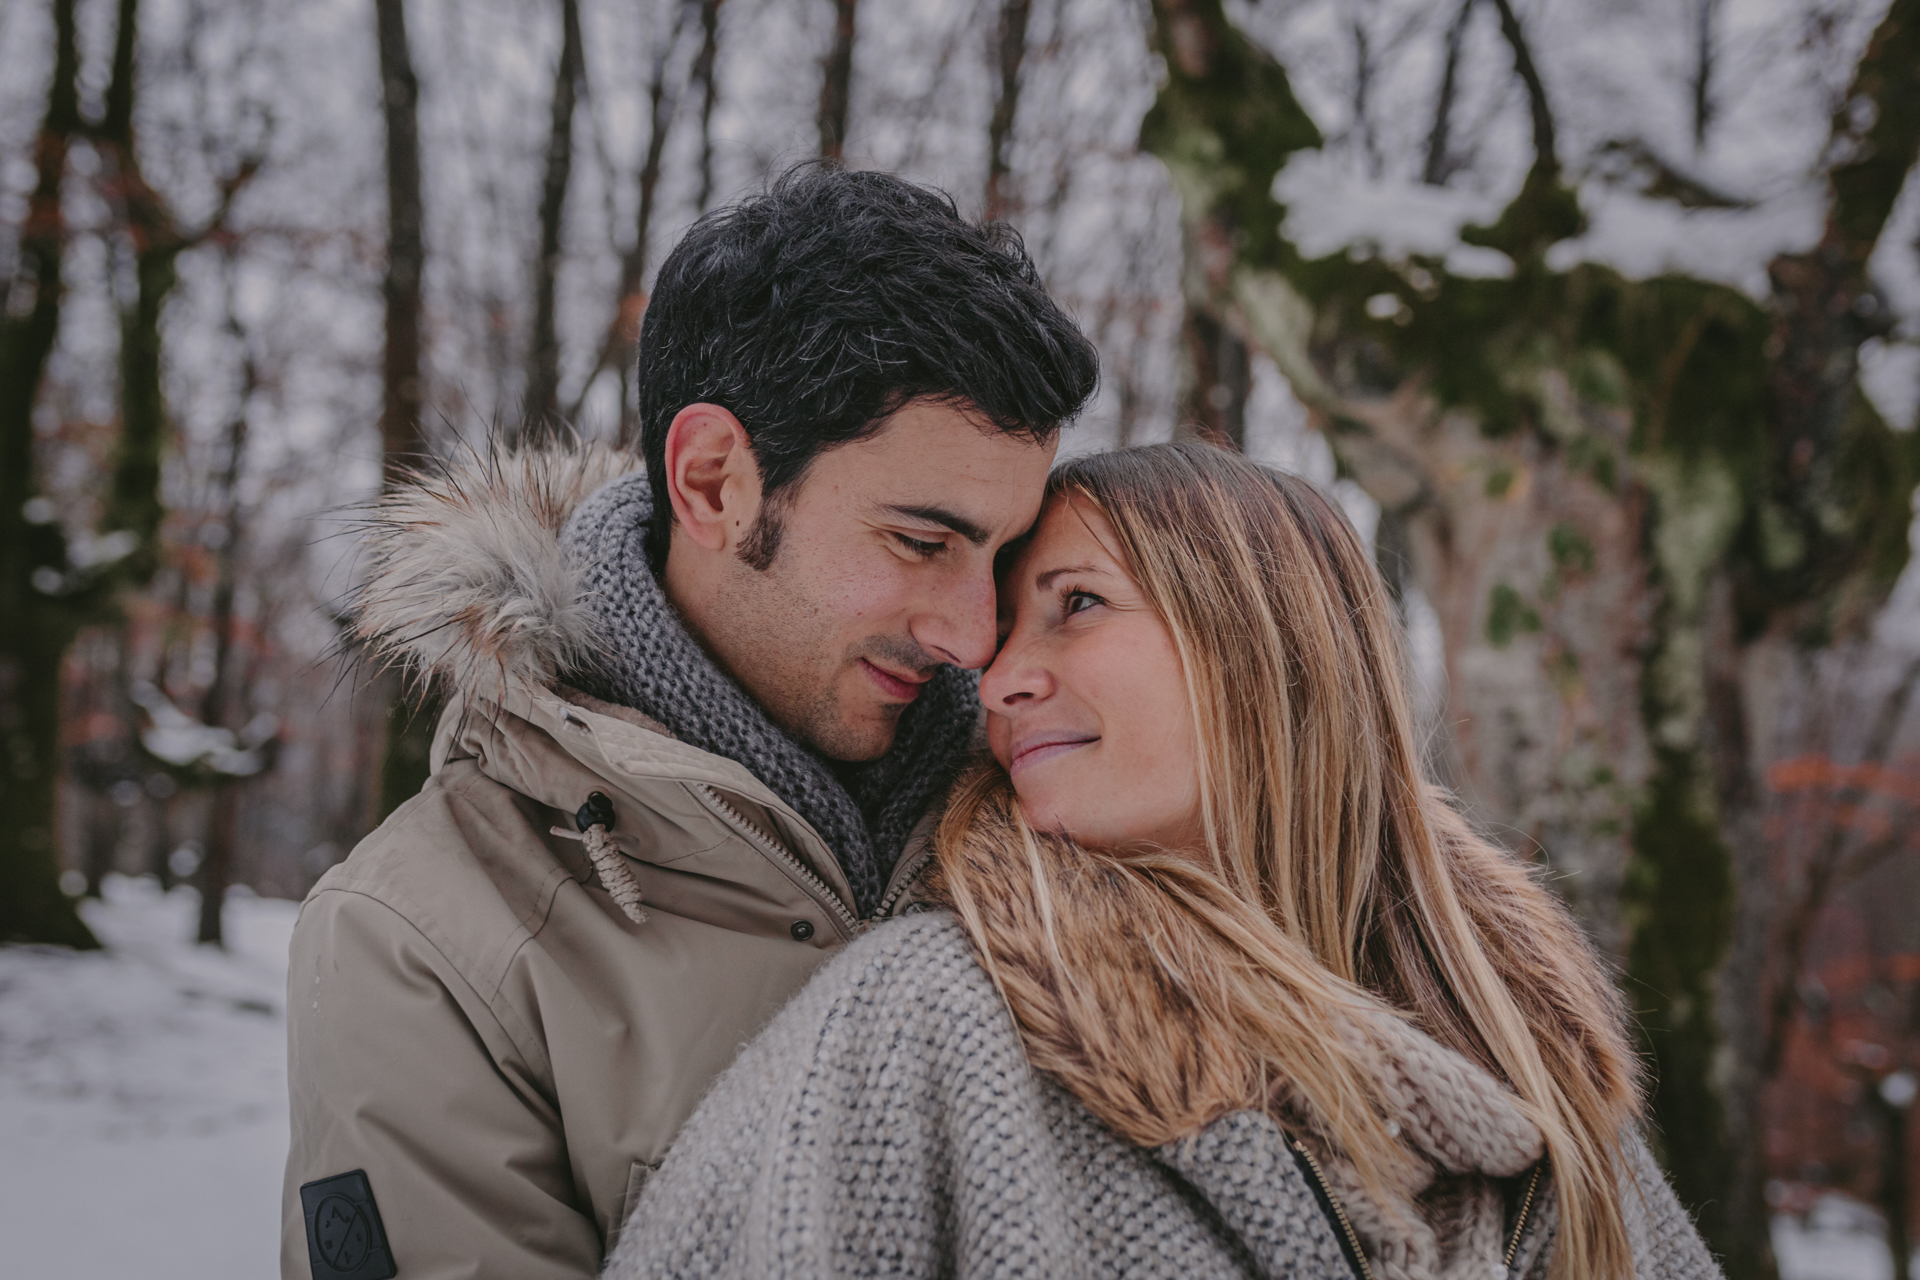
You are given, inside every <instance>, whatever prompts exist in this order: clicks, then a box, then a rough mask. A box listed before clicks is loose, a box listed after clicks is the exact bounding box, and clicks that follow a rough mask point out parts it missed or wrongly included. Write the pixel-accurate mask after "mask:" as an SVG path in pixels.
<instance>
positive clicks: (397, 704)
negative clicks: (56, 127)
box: [366, 0, 435, 826]
mask: <svg viewBox="0 0 1920 1280" xmlns="http://www.w3.org/2000/svg"><path fill="white" fill-rule="evenodd" d="M373 7H374V18H375V24H376V34H377V36H378V41H379V46H380V84H381V100H382V102H383V104H384V107H385V115H386V132H387V275H386V283H385V287H384V293H385V297H386V312H387V323H386V349H385V354H384V358H383V360H382V364H381V372H382V379H383V392H382V398H381V410H380V441H381V449H382V457H383V459H384V472H385V478H386V484H387V486H388V487H389V488H390V487H392V486H393V485H394V484H395V483H397V482H398V480H399V479H400V478H401V476H402V475H403V474H404V472H405V470H406V468H407V467H408V466H409V465H411V463H410V460H411V459H413V458H415V457H417V456H418V455H420V454H423V453H425V452H426V437H425V431H424V428H423V424H422V421H421V417H422V413H423V411H424V409H425V406H426V386H425V377H424V369H423V363H424V361H423V357H424V351H423V333H422V329H421V313H422V301H421V290H422V284H423V280H424V276H425V272H426V260H427V249H426V239H425V224H426V215H425V205H424V201H423V199H422V196H421V180H420V123H419V110H420V80H419V77H418V76H416V75H415V74H414V69H413V54H412V51H411V50H410V49H409V48H408V45H407V22H406V4H405V0H374V5H373ZM366 692H367V693H368V694H369V695H370V696H372V697H374V698H376V699H378V700H379V701H380V703H381V704H382V705H384V706H385V707H386V708H387V726H386V744H385V749H384V750H383V751H382V752H381V754H380V759H379V770H380V773H379V785H378V786H375V787H369V788H368V789H367V794H368V798H369V799H371V800H373V801H375V803H376V805H377V811H376V812H374V813H371V814H369V815H368V816H369V818H370V819H371V821H370V822H369V823H368V825H369V826H371V825H373V823H375V822H378V821H380V820H381V819H383V818H384V817H386V815H387V814H389V813H392V812H393V811H394V810H395V809H396V808H398V807H399V806H400V805H401V803H403V802H404V801H406V800H407V799H408V798H410V797H411V796H413V795H414V794H416V793H417V792H418V791H419V790H420V787H421V785H422V784H423V783H425V782H426V779H427V772H428V769H427V755H428V751H429V748H430V747H431V746H432V742H433V725H434V720H435V716H434V714H433V709H432V708H431V707H425V708H415V707H414V705H413V704H412V702H411V701H410V700H409V699H408V697H407V695H406V691H405V689H403V688H402V687H401V680H400V676H399V674H398V673H397V672H391V671H389V672H383V673H382V674H380V675H379V676H376V677H375V678H374V679H373V680H372V681H371V682H370V687H369V688H368V689H367V691H366Z"/></svg>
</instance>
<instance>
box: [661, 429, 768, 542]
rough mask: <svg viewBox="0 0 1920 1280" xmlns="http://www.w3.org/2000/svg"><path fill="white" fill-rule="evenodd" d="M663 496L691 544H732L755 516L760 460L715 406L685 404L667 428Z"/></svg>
mask: <svg viewBox="0 0 1920 1280" xmlns="http://www.w3.org/2000/svg"><path fill="white" fill-rule="evenodd" d="M666 468H667V498H668V500H669V501H671V502H672V503H673V518H674V521H675V522H676V523H677V524H678V525H679V527H680V529H681V531H682V532H684V533H685V534H686V535H687V537H688V538H689V539H690V540H691V541H692V542H693V544H694V545H695V546H697V547H700V548H702V549H704V550H707V551H729V550H732V549H733V548H735V547H737V546H738V545H739V544H740V542H741V540H742V539H744V538H745V537H746V536H747V534H748V532H749V531H750V530H752V528H753V525H754V521H755V520H756V519H757V518H758V517H759V514H760V464H759V463H757V462H755V461H754V457H753V448H752V446H751V445H750V444H749V443H748V442H747V429H746V428H745V427H743V426H741V425H740V419H738V418H736V417H734V416H733V415H732V414H731V413H729V412H727V411H726V410H725V409H722V408H721V407H720V406H719V405H717V404H690V405H688V406H687V407H686V408H684V409H682V410H681V411H680V412H679V413H677V414H675V415H674V416H673V422H672V423H671V424H670V425H669V426H668V427H667V450H666Z"/></svg>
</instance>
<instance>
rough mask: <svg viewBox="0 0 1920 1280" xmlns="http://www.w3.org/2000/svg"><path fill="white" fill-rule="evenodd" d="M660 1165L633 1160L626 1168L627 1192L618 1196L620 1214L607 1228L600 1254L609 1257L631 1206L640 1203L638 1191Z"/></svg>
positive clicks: (630, 1212)
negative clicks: (629, 1166)
mask: <svg viewBox="0 0 1920 1280" xmlns="http://www.w3.org/2000/svg"><path fill="white" fill-rule="evenodd" d="M659 1167H660V1162H659V1161H658V1160H655V1161H654V1162H653V1163H652V1164H648V1163H647V1162H646V1161H645V1160H635V1161H634V1162H633V1167H632V1168H631V1169H628V1170H627V1194H626V1195H624V1196H622V1197H621V1198H620V1216H619V1217H617V1218H615V1219H614V1220H613V1223H612V1225H610V1226H609V1227H608V1228H607V1247H606V1250H605V1252H604V1254H603V1255H602V1256H604V1257H608V1258H611V1257H612V1256H613V1247H614V1246H615V1245H616V1244H619V1243H620V1233H621V1231H623V1230H624V1229H625V1228H626V1225H627V1219H628V1218H629V1217H631V1216H632V1215H633V1207H634V1206H635V1205H637V1204H639V1203H640V1193H641V1192H642V1191H644V1190H646V1188H647V1179H648V1178H651V1177H652V1176H653V1174H654V1171H655V1170H656V1169H658V1168H659Z"/></svg>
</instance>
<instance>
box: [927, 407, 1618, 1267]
mask: <svg viewBox="0 0 1920 1280" xmlns="http://www.w3.org/2000/svg"><path fill="white" fill-rule="evenodd" d="M1049 492H1050V493H1051V494H1053V495H1058V496H1060V497H1062V498H1064V499H1065V500H1066V501H1068V502H1071V503H1073V504H1075V505H1076V506H1079V505H1081V504H1085V506H1087V507H1091V508H1092V509H1095V510H1097V511H1099V512H1100V513H1102V514H1103V515H1104V516H1105V517H1106V519H1107V521H1108V522H1110V524H1111V525H1112V528H1113V531H1114V534H1115V535H1116V536H1117V538H1118V540H1119V544H1120V545H1119V548H1118V550H1119V551H1120V552H1121V553H1122V555H1123V556H1124V558H1125V560H1126V563H1127V567H1128V569H1129V571H1130V572H1131V573H1132V574H1133V576H1134V577H1135V579H1136V580H1137V581H1138V582H1139V584H1140V586H1141V588H1142V590H1143V591H1144V592H1145V594H1146V596H1147V598H1148V599H1149V600H1150V601H1151V602H1152V603H1153V605H1154V607H1155V608H1156V609H1157V610H1158V612H1159V614H1160V617H1161V618H1162V620H1163V621H1164V622H1165V623H1166V626H1167V629H1168V630H1169V632H1171V634H1172V637H1173V642H1174V645H1175V647H1176V649H1177V651H1178V653H1179V656H1180V660H1181V663H1182V666H1183V669H1184V672H1185V678H1186V682H1187V688H1188V692H1189V695H1190V697H1191V701H1192V706H1193V715H1194V727H1195V729H1196V731H1197V738H1198V741H1199V743H1200V750H1199V760H1198V767H1199V781H1200V797H1201V815H1202V820H1203V824H1204V830H1205V835H1206V856H1205V858H1204V859H1196V858H1193V857H1191V856H1178V855H1175V854H1172V853H1167V852H1153V851H1144V852H1142V851H1132V852H1128V851H1119V850H1112V851H1098V852H1096V851H1088V850H1080V849H1076V848H1074V847H1073V846H1072V845H1071V844H1070V843H1069V842H1067V841H1065V840H1064V839H1062V838H1060V837H1057V836H1052V835H1047V834H1043V833H1037V832H1035V831H1034V830H1033V829H1032V828H1031V827H1030V826H1028V824H1027V823H1026V821H1025V819H1024V817H1023V816H1022V815H1021V813H1020V810H1019V806H1018V804H1017V803H1015V802H1014V800H1013V797H1012V792H1011V784H1010V783H1009V781H1008V780H1007V777H1006V775H1005V774H1004V773H1003V772H1002V771H1000V770H999V769H998V768H994V767H991V766H983V767H981V768H978V769H976V770H975V771H974V772H972V773H971V774H969V775H968V776H967V777H966V778H965V779H964V780H963V781H962V783H961V784H960V785H959V786H958V787H957V788H956V790H955V793H954V797H953V799H952V801H951V802H950V804H949V806H948V809H947V812H946V814H945V816H944V818H943V820H942V822H941V825H940V829H939V833H938V836H937V838H936V844H937V849H938V853H939V861H940V870H939V876H938V878H937V880H936V892H937V893H938V894H939V896H941V897H942V898H944V900H946V901H947V902H949V903H950V904H951V905H952V906H953V907H954V908H955V910H956V912H957V914H958V915H959V916H960V918H961V920H962V922H963V923H964V924H965V926H966V928H967V930H968V932H969V935H970V936H971V938H972V939H973V942H974V945H975V947H976V949H977V950H978V951H979V952H980V954H981V957H982V959H983V960H984V961H985V963H986V966H987V968H988V971H989V972H990V973H991V974H992V975H993V978H994V981H995V982H996V983H997V984H998V985H999V987H1000V989H1001V991H1002V992H1003V993H1004V994H1005V996H1006V998H1007V1000H1008V1003H1009V1006H1010V1007H1011V1008H1012V1010H1013V1013H1014V1016H1015V1019H1016V1021H1017V1022H1019V1024H1020V1027H1021V1032H1022V1036H1023V1039H1024V1040H1025V1042H1026V1044H1027V1047H1028V1051H1029V1054H1030V1056H1031V1057H1032V1059H1033V1061H1034V1064H1035V1066H1036V1067H1038V1068H1040V1069H1041V1070H1044V1071H1047V1072H1049V1073H1050V1074H1052V1075H1054V1076H1055V1077H1057V1078H1059V1079H1060V1080H1061V1081H1062V1082H1063V1083H1064V1084H1066V1085H1067V1087H1068V1088H1070V1089H1071V1090H1072V1091H1073V1092H1074V1093H1075V1094H1076V1095H1077V1096H1078V1097H1080V1098H1081V1099H1082V1101H1083V1102H1085V1103H1086V1104H1087V1106H1088V1107H1089V1108H1090V1109H1091V1110H1092V1111H1093V1112H1094V1113H1095V1114H1096V1115H1098V1116H1099V1117H1100V1118H1101V1119H1102V1120H1103V1121H1104V1122H1105V1123H1107V1124H1108V1125H1109V1126H1110V1127H1112V1128H1113V1129H1115V1130H1116V1131H1117V1132H1119V1133H1121V1134H1123V1135H1124V1136H1126V1137H1127V1138H1128V1139H1129V1140H1131V1141H1133V1142H1136V1143H1139V1144H1142V1145H1156V1144H1159V1143H1162V1142H1167V1141H1171V1140H1173V1139H1175V1138H1178V1137H1181V1136H1184V1135H1185V1134H1188V1133H1191V1132H1193V1131H1195V1130H1196V1129H1199V1128H1201V1127H1203V1126H1204V1125H1206V1124H1207V1123H1209V1122H1211V1121H1212V1120H1214V1119H1216V1118H1218V1117H1219V1116H1220V1115H1223V1114H1225V1113H1227V1112H1229V1111H1234V1110H1240V1109H1244V1108H1256V1109H1264V1110H1268V1111H1274V1110H1278V1109H1281V1108H1283V1107H1284V1106H1285V1105H1286V1104H1287V1101H1288V1100H1289V1099H1298V1100H1300V1101H1303V1102H1304V1103H1305V1104H1306V1106H1305V1107H1303V1108H1299V1110H1301V1111H1304V1112H1307V1113H1309V1114H1313V1115H1316V1116H1318V1117H1319V1119H1320V1123H1321V1125H1322V1127H1323V1129H1324V1136H1325V1137H1326V1138H1327V1139H1328V1140H1329V1141H1330V1142H1332V1143H1333V1144H1334V1146H1335V1147H1336V1148H1337V1149H1339V1150H1340V1151H1342V1152H1343V1153H1345V1154H1346V1155H1347V1157H1348V1158H1349V1159H1351V1160H1352V1161H1353V1163H1354V1165H1355V1167H1356V1169H1357V1170H1358V1171H1359V1173H1360V1175H1361V1177H1362V1178H1363V1179H1364V1180H1365V1182H1366V1183H1367V1184H1368V1185H1369V1186H1372V1187H1375V1188H1376V1189H1378V1188H1390V1187H1392V1186H1394V1185H1396V1184H1403V1175H1404V1171H1405V1170H1406V1168H1407V1167H1408V1164H1407V1156H1406V1152H1405V1149H1404V1148H1403V1147H1402V1146H1400V1144H1399V1141H1398V1139H1397V1138H1396V1136H1395V1131H1394V1130H1391V1129H1390V1128H1389V1121H1388V1119H1387V1114H1388V1112H1389V1111H1390V1104H1389V1100H1388V1099H1387V1098H1386V1097H1384V1096H1383V1092H1382V1091H1383V1087H1384V1086H1383V1084H1382V1081H1381V1079H1380V1070H1379V1056H1378V1053H1377V1052H1376V1051H1375V1050H1374V1049H1373V1048H1372V1047H1370V1045H1369V1043H1368V1041H1367V1037H1366V1036H1365V1034H1364V1033H1356V1032H1355V1030H1354V1028H1355V1027H1364V1025H1365V1019H1366V1016H1368V1015H1369V1014H1370V1015H1371V1016H1380V1011H1381V1010H1382V1009H1383V1008H1384V1009H1386V1010H1392V1011H1395V1012H1394V1013H1393V1014H1392V1015H1388V1016H1403V1017H1406V1018H1408V1019H1410V1020H1411V1021H1412V1022H1413V1023H1414V1025H1415V1026H1417V1027H1419V1028H1420V1029H1421V1030H1423V1031H1425V1032H1426V1033H1427V1034H1428V1035H1431V1036H1432V1037H1434V1038H1435V1039H1436V1040H1438V1041H1439V1042H1440V1043H1441V1044H1443V1045H1446V1046H1447V1047H1449V1048H1451V1049H1454V1050H1456V1051H1458V1052H1460V1053H1462V1054H1464V1055H1466V1056H1467V1057H1468V1058H1470V1059H1472V1060H1473V1061H1475V1062H1477V1063H1479V1064H1480V1065H1482V1066H1483V1067H1485V1068H1486V1069H1487V1070H1489V1071H1490V1072H1492V1073H1493V1074H1494V1075H1495V1076H1496V1077H1497V1078H1499V1079H1500V1080H1502V1081H1504V1082H1506V1083H1507V1084H1508V1085H1509V1086H1510V1087H1511V1088H1512V1090H1513V1091H1514V1093H1515V1095H1516V1096H1517V1097H1518V1099H1519V1100H1520V1105H1521V1107H1522V1108H1523V1110H1524V1111H1525V1112H1526V1114H1527V1116H1528V1118H1529V1119H1531V1120H1533V1121H1534V1122H1535V1124H1536V1125H1537V1126H1538V1127H1539V1129H1540V1131H1541V1133H1542V1135H1543V1137H1544V1139H1545V1143H1546V1150H1547V1155H1548V1158H1549V1160H1550V1163H1551V1168H1552V1170H1553V1173H1554V1184H1555V1187H1556V1193H1555V1194H1556V1200H1557V1206H1558V1209H1559V1217H1560V1227H1559V1235H1558V1240H1557V1244H1556V1248H1555V1260H1554V1274H1555V1275H1556V1276H1557V1277H1562V1278H1570V1277H1575V1276H1578V1277H1598V1278H1601V1280H1616V1278H1617V1280H1625V1278H1626V1277H1629V1276H1631V1275H1632V1273H1633V1263H1632V1257H1631V1253H1630V1249H1629V1244H1628V1239H1627V1234H1626V1227H1625V1222H1624V1218H1623V1215H1622V1209H1621V1202H1620V1189H1619V1183H1618V1181H1617V1168H1618V1166H1617V1165H1616V1159H1617V1155H1618V1149H1619V1142H1620V1138H1621V1136H1622V1131H1623V1129H1624V1128H1625V1127H1626V1126H1628V1125H1630V1124H1631V1123H1632V1122H1633V1121H1634V1120H1635V1118H1636V1117H1637V1115H1638V1113H1639V1109H1640V1094H1639V1088H1638V1083H1639V1082H1638V1075H1637V1063H1636V1060H1635V1058H1634V1056H1633V1053H1632V1051H1631V1049H1630V1047H1629V1044H1628V1040H1627V1037H1626V1034H1625V1031H1624V1018H1623V1012H1622V1007H1621V1003H1620V1000H1619V996H1618V994H1617V992H1616V991H1615V989H1614V987H1613V984H1612V983H1611V982H1610V981H1609V979H1608V975H1607V973H1606V971H1605V970H1604V969H1603V967H1602V966H1601V964H1600V962H1599V961H1598V959H1597V958H1596V957H1595V955H1594V953H1593V951H1592V949H1591V947H1590V946H1589V945H1588V943H1587V941H1586V939H1585V938H1584V936H1583V935H1582V934H1581V933H1580V931H1579V929H1578V928H1577V926H1575V924H1574V923H1573V921H1572V919H1571V917H1570V916H1569V915H1568V913H1567V912H1566V910H1565V909H1564V907H1562V906H1561V904H1560V902H1559V901H1558V899H1556V898H1555V897H1554V896H1553V895H1552V894H1551V893H1549V892H1548V891H1547V890H1545V889H1544V888H1542V887H1541V886H1540V885H1539V884H1538V883H1537V882H1536V880H1535V879H1534V877H1533V876H1532V875H1531V874H1530V873H1529V871H1528V869H1527V868H1526V867H1525V866H1524V865H1523V864H1522V863H1521V862H1519V860H1517V859H1516V858H1514V857H1512V856H1511V855H1509V854H1507V853H1505V852H1503V851H1501V850H1499V849H1497V848H1495V847H1493V846H1492V845H1491V844H1489V843H1488V842H1487V841H1485V840H1483V839H1481V838H1480V837H1479V836H1477V835H1476V834H1475V833H1474V832H1473V831H1472V830H1471V829H1470V828H1469V827H1468V826H1467V824H1466V823H1465V822H1464V821H1463V820H1462V819H1461V818H1460V816H1459V815H1458V814H1457V813H1456V812H1455V811H1454V810H1453V808H1452V807H1451V806H1450V805H1449V804H1448V802H1447V798H1446V797H1445V795H1444V794H1443V793H1442V792H1440V791H1439V790H1438V789H1437V788H1435V787H1433V786H1432V785H1430V784H1429V783H1428V782H1427V781H1426V779H1425V777H1424V773H1423V769H1422V766H1421V761H1420V752H1419V748H1418V744H1417V741H1416V735H1415V728H1414V720H1413V716H1412V714H1411V711H1410V707H1409V703H1408V698H1407V693H1406V685H1405V679H1404V675H1403V670H1404V655H1403V652H1402V647H1401V641H1400V631H1399V628H1398V626H1397V624H1396V621H1395V617H1394V613H1393V609H1392V606H1391V603H1390V601H1389V599H1388V597H1387V593H1386V589H1385V586H1384V584H1383V582H1382V580H1381V578H1380V576H1379V573H1378V572H1377V570H1376V569H1375V567H1374V565H1373V562H1372V559H1371V558H1370V557H1369V555H1368V553H1367V550H1366V548H1365V546H1364V545H1363V544H1362V543H1361V541H1360V539H1359V537H1358V536H1357V535H1356V534H1355V533H1354V531H1353V529H1352V527H1351V526H1350V525H1349V524H1348V522H1347V521H1346V519H1345V518H1344V517H1343V516H1342V515H1341V514H1340V512H1339V511H1338V509H1337V508H1336V507H1334V505H1333V504H1332V503H1331V502H1329V501H1328V499H1327V498H1326V497H1324V496H1323V495H1322V494H1321V493H1320V492H1319V491H1317V490H1316V489H1314V488H1313V486H1311V485H1309V484H1307V483H1305V482H1304V481H1301V480H1298V479H1296V478H1294V477H1291V476H1287V475H1283V474H1280V473H1277V472H1274V471H1270V470H1268V469H1266V468H1263V467H1260V466H1257V465H1255V464H1253V463H1251V462H1248V461H1247V460H1245V459H1244V458H1242V457H1240V456H1239V455H1237V454H1233V453H1229V452H1227V451H1224V450H1221V449H1216V448H1213V447H1211V446H1208V445H1204V444H1177V445H1156V446H1152V447H1148V448H1141V449H1130V450H1124V451H1121V452H1116V453H1107V454H1100V455H1096V456H1093V457H1089V458H1087V459H1084V460H1081V461H1076V462H1074V463H1071V464H1069V465H1068V466H1066V467H1063V468H1062V469H1061V470H1059V471H1058V472H1056V473H1055V475H1054V477H1053V479H1052V480H1051V482H1050V484H1049ZM1116 930H1129V931H1131V932H1132V933H1133V934H1135V935H1144V936H1136V937H1133V938H1132V939H1130V940H1129V945H1127V946H1126V947H1124V948H1120V949H1116V948H1115V947H1114V946H1113V945H1111V935H1112V933H1113V931H1116ZM1036 937H1037V938H1038V939H1039V940H1040V941H1039V942H1038V943H1037V944H1036V943H1035V941H1034V939H1035V938H1036ZM1356 1015H1357V1016H1356Z"/></svg>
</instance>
